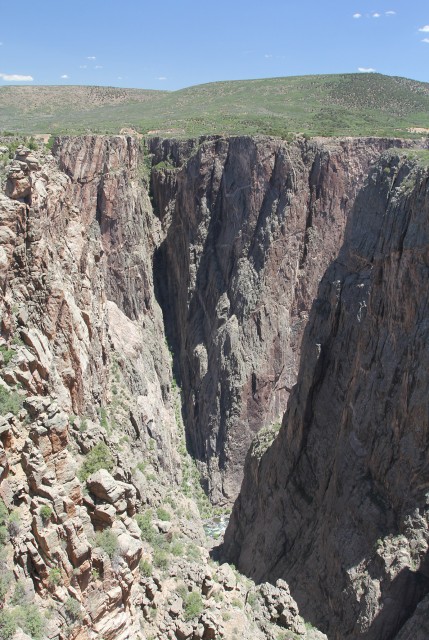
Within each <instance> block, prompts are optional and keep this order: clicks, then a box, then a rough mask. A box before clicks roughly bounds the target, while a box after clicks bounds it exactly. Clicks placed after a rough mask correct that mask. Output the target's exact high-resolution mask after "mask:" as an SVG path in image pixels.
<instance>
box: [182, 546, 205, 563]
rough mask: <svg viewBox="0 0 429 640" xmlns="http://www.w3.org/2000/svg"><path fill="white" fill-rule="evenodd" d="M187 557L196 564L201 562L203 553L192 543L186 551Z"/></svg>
mask: <svg viewBox="0 0 429 640" xmlns="http://www.w3.org/2000/svg"><path fill="white" fill-rule="evenodd" d="M186 557H187V558H188V560H193V561H194V562H201V551H200V550H199V549H198V547H197V546H196V545H195V544H193V543H192V542H191V543H190V544H189V545H188V548H187V550H186Z"/></svg>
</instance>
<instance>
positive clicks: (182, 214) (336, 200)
mask: <svg viewBox="0 0 429 640" xmlns="http://www.w3.org/2000/svg"><path fill="white" fill-rule="evenodd" d="M393 144H400V142H399V141H389V140H377V139H362V140H360V139H346V140H338V141H336V140H318V141H317V140H316V141H312V142H308V143H307V142H306V141H304V140H302V141H301V142H296V143H293V144H288V143H286V142H283V141H281V140H277V139H273V138H263V137H261V138H231V139H224V138H213V139H203V140H201V141H200V142H199V143H198V144H197V143H196V142H194V143H192V144H191V143H190V142H176V141H166V140H164V141H159V140H154V141H152V143H151V146H150V151H151V152H152V153H153V154H154V159H153V163H154V168H153V172H152V196H153V203H154V206H155V212H156V214H157V215H158V216H159V218H160V220H161V223H162V227H163V233H164V234H165V237H164V240H163V242H162V244H161V246H160V248H159V250H158V253H157V255H156V259H155V278H156V281H157V286H158V299H159V301H160V303H161V306H162V307H163V311H164V320H165V324H166V331H167V336H168V339H169V342H170V345H171V348H172V350H173V351H174V356H175V357H174V364H175V371H176V374H177V375H178V377H179V378H180V384H181V386H182V390H183V398H184V405H183V411H184V419H185V423H186V428H187V436H188V443H189V446H190V449H191V451H192V453H193V455H194V456H195V457H196V459H197V460H199V461H201V463H202V465H201V468H202V469H203V472H205V473H206V474H207V479H208V490H209V493H210V496H211V498H212V500H213V501H215V502H221V503H222V502H231V500H233V499H234V498H235V496H236V495H237V492H238V489H239V486H240V482H241V478H242V467H243V464H244V459H245V456H246V452H247V450H248V448H249V445H250V443H251V440H252V438H253V436H254V435H255V434H256V433H257V432H258V431H259V430H260V429H261V428H262V427H266V426H268V425H270V424H272V423H274V422H276V421H281V415H282V413H283V411H284V407H285V406H286V402H287V398H288V395H289V391H290V388H291V387H292V386H293V384H294V383H295V380H296V373H297V370H298V363H299V350H300V343H301V337H302V332H303V329H304V327H305V324H306V322H307V318H308V312H309V309H310V306H311V303H312V301H313V298H314V296H315V294H316V291H317V286H318V283H319V281H320V278H321V276H322V274H323V272H324V270H325V269H326V267H327V265H328V264H329V263H330V262H331V261H332V259H333V258H334V257H335V255H336V253H337V251H338V247H339V246H340V245H341V243H342V238H343V233H344V228H345V224H346V220H347V216H348V214H349V211H350V209H351V207H352V205H353V203H354V199H355V196H356V193H357V191H358V190H359V188H360V186H361V185H362V184H363V181H364V179H365V176H366V175H367V171H368V167H369V166H370V164H371V162H373V161H374V160H375V159H376V158H377V157H378V156H379V154H380V153H381V152H382V151H383V150H384V149H386V148H387V147H389V146H392V145H393ZM205 465H207V467H205Z"/></svg>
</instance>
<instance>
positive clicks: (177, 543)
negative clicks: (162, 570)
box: [170, 540, 184, 557]
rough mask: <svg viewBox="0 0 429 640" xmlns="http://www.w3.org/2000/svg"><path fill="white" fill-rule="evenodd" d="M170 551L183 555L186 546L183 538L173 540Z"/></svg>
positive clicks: (174, 554) (176, 554)
mask: <svg viewBox="0 0 429 640" xmlns="http://www.w3.org/2000/svg"><path fill="white" fill-rule="evenodd" d="M170 552H171V553H172V554H173V556H177V557H179V556H183V553H184V546H183V542H182V541H181V540H173V541H172V542H171V545H170Z"/></svg>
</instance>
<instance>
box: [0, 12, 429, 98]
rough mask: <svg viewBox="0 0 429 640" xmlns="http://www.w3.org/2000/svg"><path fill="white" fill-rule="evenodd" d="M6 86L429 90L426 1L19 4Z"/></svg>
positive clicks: (7, 50)
mask: <svg viewBox="0 0 429 640" xmlns="http://www.w3.org/2000/svg"><path fill="white" fill-rule="evenodd" d="M0 43H1V44H0V86H2V85H10V84H57V85H58V84H89V85H111V86H122V87H140V88H147V89H179V88H182V87H186V86H191V85H194V84H201V83H204V82H212V81H215V80H233V79H243V78H263V77H276V76H289V75H304V74H318V73H350V72H355V71H358V70H375V71H378V72H380V73H384V74H388V75H398V76H405V77H408V78H414V79H416V80H422V81H426V82H429V1H428V0H411V1H410V2H406V1H405V0H324V1H316V0H310V1H308V0H258V1H256V0H250V1H247V2H245V1H243V0H216V1H215V2H208V1H207V0H158V1H156V0H152V1H151V2H148V1H147V0H140V1H138V0H120V1H119V0H85V2H84V1H83V0H69V1H68V2H60V1H59V0H20V2H19V3H18V4H16V3H12V2H5V3H3V6H2V9H1V12H0Z"/></svg>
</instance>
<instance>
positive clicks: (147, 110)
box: [0, 73, 429, 137]
mask: <svg viewBox="0 0 429 640" xmlns="http://www.w3.org/2000/svg"><path fill="white" fill-rule="evenodd" d="M123 128H131V129H132V130H135V131H137V132H140V133H143V134H149V135H165V136H198V135H204V134H257V133H261V134H268V135H277V136H281V137H287V136H288V135H290V134H294V133H302V134H307V135H311V136H314V135H320V136H334V135H341V136H347V135H350V136H357V135H374V136H401V137H415V136H421V135H426V134H427V133H429V83H424V82H418V81H416V80H409V79H407V78H399V77H394V76H384V75H381V74H376V73H368V74H365V73H359V74H341V75H319V76H293V77H286V78H267V79H258V80H236V81H227V82H214V83H209V84H202V85H196V86H193V87H189V88H186V89H181V90H179V91H172V92H168V91H155V90H145V89H121V88H115V87H91V86H70V85H68V86H7V87H0V132H1V131H3V132H4V131H11V132H20V133H26V134H36V133H52V134H56V133H69V134H77V133H85V132H94V133H119V132H120V131H121V129H123ZM426 130H427V131H426Z"/></svg>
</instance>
